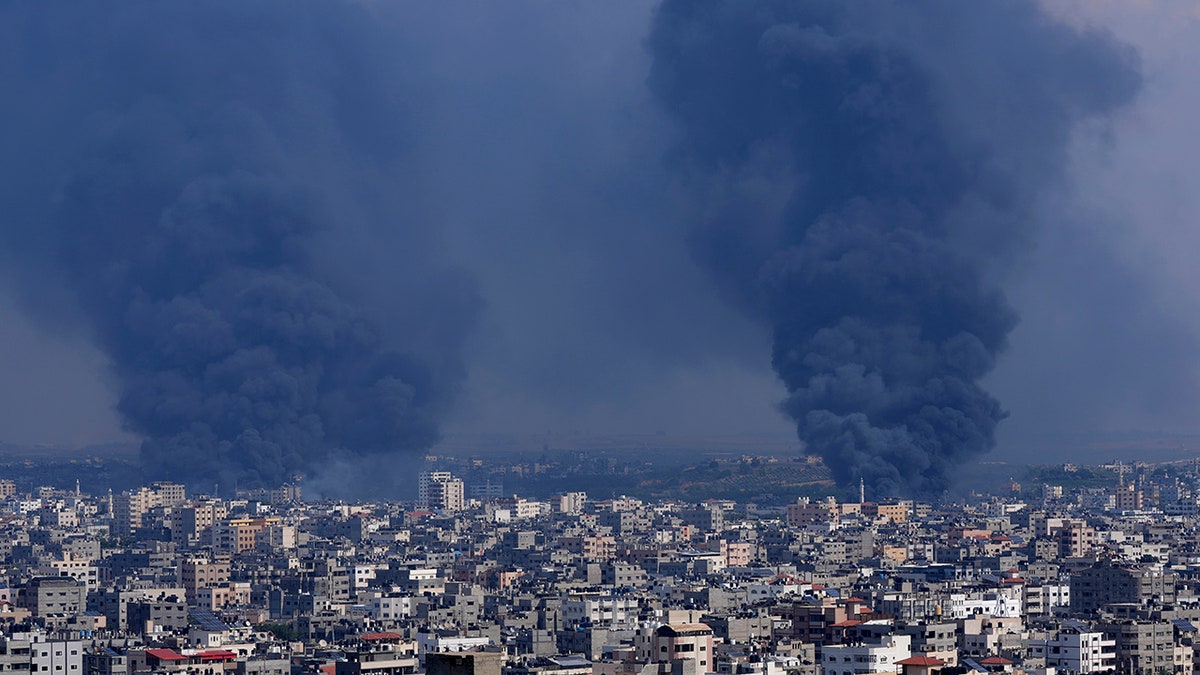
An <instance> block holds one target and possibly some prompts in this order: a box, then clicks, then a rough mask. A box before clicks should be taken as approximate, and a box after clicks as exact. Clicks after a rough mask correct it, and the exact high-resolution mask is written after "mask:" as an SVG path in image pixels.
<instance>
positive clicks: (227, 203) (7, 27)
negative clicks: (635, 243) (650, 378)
mask: <svg viewBox="0 0 1200 675" xmlns="http://www.w3.org/2000/svg"><path fill="white" fill-rule="evenodd" d="M0 26H3V27H4V28H0V43H3V46H0V87H2V89H3V91H4V92H5V99H6V102H7V103H6V108H7V111H6V112H3V113H0V121H2V122H3V124H4V127H5V130H4V131H3V132H2V134H0V143H2V144H3V145H0V154H3V156H4V158H5V167H6V169H5V171H4V180H3V181H0V182H3V183H4V186H3V187H2V188H0V190H2V193H0V199H2V202H0V203H3V204H4V210H5V221H6V222H5V224H4V227H3V231H2V232H3V234H2V235H0V236H2V237H3V243H4V248H5V252H6V254H7V256H8V258H9V259H8V260H6V261H5V262H6V272H7V274H8V275H9V276H10V277H11V279H10V280H11V281H12V282H14V283H15V284H16V285H17V286H18V287H19V288H20V290H21V293H22V297H23V300H24V302H25V304H26V306H27V307H29V308H31V309H32V310H33V311H34V312H35V313H36V314H38V315H39V316H40V317H41V318H42V320H43V321H44V322H46V323H51V324H55V325H57V326H58V327H59V329H60V330H78V331H85V332H86V333H87V334H89V335H90V336H91V337H92V339H93V340H95V341H96V342H97V343H98V344H99V345H101V346H102V348H103V349H104V351H105V352H106V354H107V355H108V356H109V357H110V359H111V360H112V368H113V374H114V376H115V383H116V387H117V388H118V390H119V393H120V398H119V404H118V406H119V411H120V413H121V415H122V417H123V419H124V421H125V424H126V425H127V427H128V428H129V429H130V430H132V431H134V432H136V433H138V434H139V435H141V436H142V437H144V438H145V442H144V444H143V447H142V450H143V456H144V458H145V460H146V463H147V468H148V471H149V473H150V474H152V475H168V474H169V475H171V476H172V477H175V478H180V477H182V478H184V479H186V480H187V481H188V482H190V483H193V484H203V485H211V483H212V481H222V483H223V484H231V483H235V482H236V483H238V484H239V485H242V486H249V485H253V484H265V485H275V484H279V483H281V482H283V481H284V480H287V479H288V478H289V477H290V476H291V475H292V474H293V473H295V472H311V471H313V470H314V469H316V468H318V467H319V466H320V465H321V464H322V462H324V461H325V460H326V459H327V458H328V456H329V453H330V452H338V453H341V455H342V456H345V455H350V456H367V455H375V454H380V453H392V452H403V451H413V450H418V449H422V448H425V447H428V446H429V445H430V444H431V443H432V442H433V441H434V440H435V439H436V437H437V419H438V417H439V415H440V414H441V412H442V410H443V409H444V408H445V406H446V404H447V402H448V401H449V399H450V397H451V394H452V393H453V390H454V389H455V387H456V386H457V385H458V383H459V381H460V379H461V366H460V364H459V363H458V346H459V343H460V342H461V339H462V337H461V335H462V333H464V332H465V328H466V326H468V325H469V324H470V316H471V313H472V311H473V310H472V306H473V302H474V301H473V294H472V291H471V289H470V284H469V283H467V282H464V281H462V280H461V279H458V278H456V277H455V276H454V275H453V274H451V273H449V272H448V271H447V270H445V269H440V268H439V267H438V266H437V264H436V263H434V262H431V261H430V260H431V258H433V257H434V250H433V249H432V247H431V246H430V242H428V241H427V240H426V235H425V234H423V233H422V228H419V227H416V226H415V224H414V223H413V222H410V220H408V219H409V217H410V216H411V214H410V213H409V212H408V211H407V210H406V207H405V203H404V197H403V196H402V195H396V194H394V190H395V188H394V187H393V184H394V183H398V182H401V180H400V179H402V176H403V169H402V167H401V165H400V164H399V163H400V160H401V159H402V158H403V155H404V147H405V143H406V141H405V138H404V135H403V128H404V127H403V119H404V114H405V110H404V101H403V97H402V96H401V93H402V82H401V78H400V77H399V74H398V70H397V69H398V68H399V67H400V66H399V64H402V63H403V62H404V55H403V54H402V53H399V52H398V50H397V49H396V48H395V47H394V46H393V45H392V44H391V43H390V40H389V36H388V35H386V33H385V31H383V30H382V29H381V27H380V26H379V24H378V22H377V20H376V17H374V16H373V15H372V14H371V11H370V7H369V5H366V4H359V3H352V2H306V1H300V2H296V1H293V0H288V1H277V2H253V3H245V2H242V1H241V0H228V1H214V2H199V3H161V2H149V1H139V0H135V1H133V2H122V3H118V4H112V3H103V2H63V3H42V2H13V3H6V4H5V5H4V7H3V8H0ZM424 229H428V228H424ZM374 247H381V248H383V249H385V250H387V251H388V256H389V259H390V260H389V261H390V263H391V264H390V265H389V266H390V267H392V269H391V270H390V271H385V272H379V271H378V270H377V269H376V270H374V271H372V272H371V275H370V276H369V277H365V276H364V275H361V274H359V273H358V272H357V270H356V265H357V264H359V260H360V259H361V258H362V257H363V256H366V255H368V254H370V253H371V249H372V248H374ZM372 285H376V286H383V287H385V288H386V287H388V286H389V285H393V287H392V288H390V289H389V290H387V291H386V294H387V295H389V296H390V297H389V298H388V304H387V305H386V306H378V305H377V304H376V305H370V306H369V303H365V302H364V297H365V296H366V292H365V291H364V290H363V289H364V287H367V286H372ZM378 295H384V294H378ZM429 308H436V311H433V310H430V311H426V310H429Z"/></svg>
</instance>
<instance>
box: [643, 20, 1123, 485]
mask: <svg viewBox="0 0 1200 675" xmlns="http://www.w3.org/2000/svg"><path fill="white" fill-rule="evenodd" d="M649 44H650V49H651V52H652V55H653V58H654V65H653V69H652V72H651V79H650V82H651V87H652V89H653V90H654V93H655V95H656V96H657V99H658V101H659V103H660V104H661V106H662V107H663V108H664V109H665V110H666V111H667V112H668V113H669V114H670V115H671V117H672V118H673V119H674V121H675V125H676V133H677V139H676V144H675V150H674V151H673V153H672V155H671V158H670V161H671V163H672V165H673V166H674V167H675V169H676V170H677V173H678V175H679V176H680V183H681V185H682V196H681V200H682V201H684V202H685V203H686V204H687V205H688V206H687V207H685V208H687V209H689V211H688V216H689V218H690V219H691V220H692V221H693V222H694V223H695V225H694V227H693V228H692V233H691V245H692V249H693V252H694V255H695V257H696V258H697V260H699V261H700V262H701V263H702V264H703V265H704V266H706V267H707V268H708V269H709V270H710V271H711V272H712V273H713V274H714V275H715V277H716V278H717V279H718V280H719V282H720V283H721V284H722V286H723V288H724V290H725V292H726V295H727V296H728V297H729V298H730V299H731V300H732V301H733V302H734V303H736V304H737V305H739V306H741V307H743V308H745V310H746V311H747V312H749V313H750V314H752V315H753V316H756V317H758V318H759V319H761V320H762V321H765V322H766V323H767V325H768V326H769V327H770V329H771V331H772V335H773V354H772V360H773V365H774V368H775V370H776V372H777V374H778V375H779V377H780V378H781V380H782V381H783V383H784V384H785V385H786V388H787V391H788V396H787V398H786V400H785V402H784V403H783V408H784V410H785V411H786V412H787V414H788V415H790V416H791V417H792V419H794V420H795V422H796V427H797V430H798V434H799V437H800V439H801V440H802V441H803V442H804V443H805V445H806V447H807V451H808V452H811V453H816V454H819V455H820V456H821V457H823V458H824V459H825V461H826V463H827V464H828V465H829V466H830V467H831V469H832V470H833V472H834V474H835V476H836V477H837V478H838V479H839V481H840V482H841V483H842V484H843V485H850V484H854V485H857V483H858V479H859V478H862V479H863V480H865V481H866V483H867V485H868V486H869V491H870V494H871V495H873V496H875V497H886V496H893V495H899V494H931V493H932V494H936V493H938V492H940V491H942V490H943V489H944V488H945V487H946V485H947V482H948V478H949V476H950V475H952V472H953V470H954V468H955V466H956V465H957V464H959V463H961V462H962V461H964V460H966V459H968V458H970V457H973V456H976V455H978V454H980V453H983V452H985V451H987V450H988V449H990V448H991V447H992V445H993V437H994V436H993V435H994V431H995V428H996V425H997V424H998V423H999V422H1000V421H1001V420H1002V419H1003V418H1004V417H1005V412H1004V409H1003V408H1002V406H1001V405H1000V403H999V402H998V401H997V400H996V399H995V398H994V397H992V396H991V395H989V394H988V393H987V392H986V391H984V389H983V388H982V387H981V386H980V379H981V378H982V377H983V376H985V375H986V374H988V373H989V372H990V371H991V370H992V368H993V367H994V365H995V361H996V358H997V356H998V355H999V354H1000V353H1001V352H1002V351H1003V350H1004V348H1005V344H1006V341H1007V336H1008V334H1009V332H1010V331H1011V330H1012V329H1013V327H1014V326H1015V324H1016V320H1017V315H1016V312H1015V311H1014V310H1013V308H1012V307H1010V306H1009V304H1008V302H1007V301H1006V300H1005V297H1004V295H1003V293H1002V292H1001V290H1000V282H1001V280H1002V279H1001V278H1002V276H1003V274H1004V270H1005V267H1006V266H1007V265H1010V264H1011V261H1013V260H1014V258H1015V257H1016V256H1017V255H1018V254H1019V253H1020V252H1021V251H1022V250H1023V249H1025V248H1027V247H1028V245H1029V243H1030V241H1031V238H1032V237H1033V235H1034V228H1035V223H1034V221H1035V214H1036V205H1037V200H1038V198H1039V196H1040V195H1042V194H1044V193H1045V191H1047V190H1049V189H1054V188H1056V187H1058V186H1059V184H1060V183H1061V182H1062V179H1063V176H1064V173H1065V168H1066V165H1067V162H1068V159H1069V158H1068V153H1069V150H1070V146H1071V142H1072V138H1073V134H1075V133H1076V131H1077V129H1078V128H1079V127H1080V125H1081V124H1083V123H1084V122H1086V121H1088V120H1094V119H1101V118H1103V116H1105V115H1107V114H1109V113H1111V112H1113V111H1114V110H1116V109H1117V108H1118V107H1120V106H1121V105H1123V104H1125V103H1127V102H1128V101H1130V100H1131V99H1132V98H1133V96H1134V95H1135V94H1136V92H1137V90H1138V88H1139V86H1140V81H1139V75H1138V72H1137V66H1136V63H1135V61H1134V58H1133V55H1132V54H1131V52H1130V50H1127V49H1125V48H1123V47H1121V46H1120V45H1118V44H1116V43H1115V42H1114V41H1113V40H1111V39H1109V38H1108V37H1107V36H1105V35H1102V34H1099V33H1095V32H1087V31H1081V30H1079V29H1076V28H1072V27H1068V26H1065V25H1063V24H1061V23H1057V22H1055V21H1054V20H1053V19H1051V18H1050V17H1048V16H1046V15H1045V14H1044V13H1043V12H1042V11H1041V10H1040V8H1039V7H1038V6H1037V4H1036V3H1034V2H1016V1H1014V2H997V3H983V4H980V3H961V2H955V1H953V0H931V1H929V2H908V3H898V2H884V1H880V2H863V3H843V2H832V1H830V2H793V1H791V0H787V1H783V0H780V1H761V2H745V1H742V0H729V1H723V0H707V1H705V0H701V1H697V0H666V1H665V2H664V3H663V4H662V6H661V7H660V9H659V11H658V13H657V16H656V19H655V23H654V26H653V29H652V32H651V37H650V40H649Z"/></svg>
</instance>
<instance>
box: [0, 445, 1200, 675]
mask: <svg viewBox="0 0 1200 675" xmlns="http://www.w3.org/2000/svg"><path fill="white" fill-rule="evenodd" d="M544 461H545V460H544V459H542V460H539V461H534V462H530V463H529V464H527V465H520V464H518V465H505V466H503V467H502V468H504V470H505V473H506V474H507V475H509V476H510V480H513V481H514V482H515V483H517V484H519V483H520V476H521V475H522V474H528V475H533V474H534V473H535V470H534V468H533V467H534V466H538V465H540V464H539V462H544ZM732 461H734V462H736V463H744V464H746V465H751V464H752V463H756V462H757V463H765V464H770V463H772V462H773V461H775V458H772V457H766V456H764V457H753V456H743V457H739V458H736V459H735V460H732ZM425 464H426V466H427V467H430V468H429V469H428V470H425V471H422V472H420V473H419V474H416V475H414V476H413V482H414V484H415V485H414V486H413V487H415V490H416V495H417V496H416V498H415V499H414V500H409V501H342V500H337V501H329V500H309V499H307V498H306V495H305V494H304V487H303V481H300V482H297V483H290V484H285V485H281V486H278V487H276V488H273V489H253V490H248V491H240V492H238V493H237V494H236V495H232V494H231V495H229V496H224V497H218V496H215V495H206V494H193V493H192V492H190V491H189V490H188V488H187V487H185V485H183V484H180V483H172V482H162V481H160V482H154V483H152V484H149V485H143V486H139V487H137V488H134V489H128V490H120V491H112V490H108V491H105V492H103V493H100V494H87V493H84V492H82V490H81V489H80V488H79V487H78V483H77V484H76V487H75V489H63V488H58V487H48V486H42V487H38V488H36V489H34V490H32V491H28V492H23V491H19V490H18V488H17V485H16V484H15V483H14V482H13V481H12V480H8V479H4V480H0V500H2V502H0V503H2V508H3V509H4V512H5V515H4V516H3V519H2V522H3V528H4V533H5V536H4V538H3V541H2V542H0V557H2V560H3V568H0V574H3V575H4V580H5V581H6V584H7V585H6V586H4V587H3V588H0V627H2V630H3V637H2V638H0V663H2V664H3V670H4V671H6V672H7V671H21V672H26V671H28V672H33V673H40V672H47V673H51V674H53V673H56V672H61V673H64V674H70V673H78V674H80V675H84V674H87V675H133V674H134V673H179V674H182V673H238V674H239V675H240V674H244V673H256V674H263V675H273V674H278V675H301V674H304V673H313V674H314V675H318V674H324V675H338V674H341V675H346V674H353V675H360V674H364V673H368V674H375V675H405V674H409V673H420V672H426V673H453V674H459V673H480V674H481V675H483V674H493V675H495V674H504V675H526V674H531V673H538V674H542V675H660V674H661V675H666V674H668V673H669V674H673V675H681V674H683V675H702V674H704V673H722V674H729V675H865V674H872V673H881V674H883V673H892V674H901V675H911V674H913V673H919V674H921V675H936V674H938V673H943V674H946V675H949V674H962V673H967V674H970V673H1029V674H1036V675H1042V674H1050V673H1104V672H1112V673H1130V674H1132V673H1177V674H1183V673H1190V672H1192V671H1193V670H1194V669H1195V668H1196V667H1197V664H1200V649H1197V648H1196V646H1197V645H1196V643H1195V640H1196V638H1197V633H1198V629H1197V626H1198V625H1200V593H1198V589H1200V529H1198V527H1197V524H1198V522H1200V462H1198V461H1183V462H1174V463H1165V464H1158V465H1153V464H1146V463H1133V464H1129V463H1124V462H1119V461H1118V462H1112V463H1109V464H1104V465H1094V466H1082V465H1073V464H1068V465H1058V466H1052V467H1043V468H1041V469H1040V473H1036V474H1034V475H1036V476H1041V477H1047V476H1053V477H1057V478H1060V479H1063V480H1062V482H1061V483H1058V484H1051V483H1041V484H1038V485H1031V486H1023V485H1020V484H1017V483H1016V482H1014V481H1011V480H1008V481H999V482H997V484H996V486H995V489H994V491H992V492H974V493H973V494H971V495H970V496H969V497H967V498H966V499H963V500H944V501H938V502H935V503H931V502H925V501H919V500H912V499H888V500H882V501H869V500H867V499H866V498H865V487H864V486H863V485H862V484H860V486H859V496H858V497H857V498H855V499H838V498H836V497H834V496H828V495H827V496H824V497H807V496H805V497H797V498H794V499H792V500H791V501H790V502H788V503H785V504H777V505H757V504H753V503H747V502H744V501H737V500H735V499H717V498H712V499H704V500H699V501H685V500H678V499H662V500H647V499H640V498H636V497H629V496H620V495H618V496H615V497H613V496H607V495H605V496H600V495H594V494H589V493H588V492H585V491H579V490H573V489H572V485H571V484H570V481H569V479H562V480H561V481H560V485H559V490H558V491H556V492H554V493H553V494H549V495H547V496H545V497H527V496H522V495H521V494H520V492H519V491H517V492H506V491H505V489H504V487H503V486H502V484H500V483H499V482H496V481H494V479H493V478H492V476H494V475H495V472H491V471H477V472H476V475H477V476H486V478H484V479H483V482H470V483H468V482H466V481H464V480H463V478H462V477H461V476H459V475H455V473H453V472H452V471H449V470H444V469H438V468H436V467H437V465H439V464H440V465H443V466H447V465H450V466H458V467H475V468H476V469H489V468H490V469H495V468H500V467H499V466H498V465H497V464H496V463H495V462H492V461H489V460H486V459H480V458H467V459H466V460H465V461H455V460H454V459H453V458H448V457H437V456H430V457H426V458H425ZM614 471H616V467H614ZM827 487H829V486H827Z"/></svg>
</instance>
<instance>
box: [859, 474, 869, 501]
mask: <svg viewBox="0 0 1200 675" xmlns="http://www.w3.org/2000/svg"><path fill="white" fill-rule="evenodd" d="M858 503H859V504H866V503H867V485H866V483H864V482H863V479H862V476H859V478H858Z"/></svg>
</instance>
